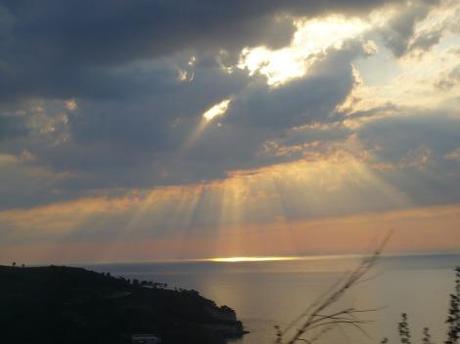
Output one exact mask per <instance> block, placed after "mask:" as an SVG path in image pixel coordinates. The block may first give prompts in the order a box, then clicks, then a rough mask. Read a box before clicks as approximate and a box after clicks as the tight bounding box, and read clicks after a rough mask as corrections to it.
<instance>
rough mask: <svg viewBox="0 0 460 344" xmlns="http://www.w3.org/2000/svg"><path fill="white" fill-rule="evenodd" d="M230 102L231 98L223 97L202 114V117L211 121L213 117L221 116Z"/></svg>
mask: <svg viewBox="0 0 460 344" xmlns="http://www.w3.org/2000/svg"><path fill="white" fill-rule="evenodd" d="M230 102H231V99H225V100H223V101H221V102H220V103H217V104H216V105H214V106H213V107H211V108H210V109H209V110H208V111H206V112H205V113H204V114H203V118H204V119H206V120H207V121H212V120H213V119H214V118H216V117H218V116H222V115H223V114H225V112H227V109H228V106H229V105H230Z"/></svg>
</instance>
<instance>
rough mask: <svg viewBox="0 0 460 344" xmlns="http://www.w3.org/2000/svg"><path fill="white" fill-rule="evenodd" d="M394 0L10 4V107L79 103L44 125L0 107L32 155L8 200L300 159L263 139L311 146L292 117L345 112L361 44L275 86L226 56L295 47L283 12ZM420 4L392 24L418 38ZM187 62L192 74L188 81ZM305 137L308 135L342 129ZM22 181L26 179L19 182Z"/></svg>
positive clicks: (4, 92) (3, 84)
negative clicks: (271, 150) (214, 114)
mask: <svg viewBox="0 0 460 344" xmlns="http://www.w3.org/2000/svg"><path fill="white" fill-rule="evenodd" d="M388 2H395V1H385V0H375V1H368V0H355V1H345V0H333V1H328V2H327V3H324V2H319V1H309V0H285V1H279V0H246V1H215V0H200V1H198V0H183V1H174V0H168V1H165V0H161V1H160V0H152V1H147V0H137V1H122V0H100V1H89V0H69V1H60V0H43V1H40V2H36V1H25V0H23V1H21V0H18V1H2V0H0V105H1V104H6V103H8V104H17V106H18V108H22V107H24V106H26V105H27V102H28V101H30V102H33V101H35V100H37V99H38V100H39V101H41V102H49V101H61V103H62V101H63V100H67V99H69V98H75V99H76V102H77V107H76V108H75V109H72V110H70V109H68V111H67V110H66V109H64V110H62V111H63V112H65V113H66V116H65V117H64V120H62V121H61V122H60V123H58V124H56V123H57V122H56V120H55V119H54V118H53V117H52V115H50V114H48V113H47V110H46V109H45V111H44V113H42V114H40V116H41V117H40V118H41V119H40V121H44V122H46V121H48V122H51V124H50V125H49V128H48V129H47V131H43V130H41V128H40V127H39V126H38V125H36V124H34V121H35V120H36V118H35V117H37V114H34V113H33V112H31V113H29V114H28V115H27V116H26V117H21V118H19V117H11V116H9V115H8V116H7V115H6V112H5V113H3V112H2V111H3V110H0V114H1V116H0V125H1V127H0V139H3V140H4V141H10V142H5V144H4V145H2V152H4V153H6V154H11V155H15V156H17V155H19V154H22V152H28V153H30V154H31V156H33V160H31V161H29V162H28V165H27V166H26V165H24V164H23V162H18V163H17V164H13V165H11V166H9V170H8V171H7V172H6V170H3V171H0V172H3V173H4V175H5V174H6V173H8V178H9V180H11V184H10V185H11V187H10V188H8V190H6V191H5V192H4V193H3V194H8V196H9V197H10V199H9V201H8V205H7V206H8V207H14V206H25V205H27V206H30V205H31V204H32V203H34V202H35V203H37V204H39V203H40V202H47V201H49V200H56V199H69V198H72V197H78V196H79V195H81V194H84V193H85V192H87V191H94V190H99V191H100V190H103V189H110V188H113V189H123V188H131V187H139V188H143V187H153V186H157V185H164V184H179V183H190V182H196V181H201V180H209V179H213V178H223V177H225V175H226V172H228V171H230V170H234V169H244V168H256V167H260V166H265V165H268V164H271V163H276V162H281V161H287V160H289V159H294V157H286V156H283V157H279V156H262V155H261V154H260V151H261V150H262V149H263V146H264V144H265V143H266V142H267V141H273V140H275V141H279V142H284V144H286V145H294V144H302V142H301V141H302V139H301V138H300V137H299V135H296V138H293V137H291V136H290V135H292V133H291V132H290V131H291V129H292V128H293V127H295V126H302V125H305V124H311V123H315V122H323V123H329V122H331V121H334V120H337V118H333V116H334V109H335V107H336V106H337V105H338V104H340V103H341V102H342V101H343V100H344V99H345V98H346V97H347V96H348V95H349V93H350V91H351V90H352V88H353V87H354V82H355V80H354V77H353V73H352V67H351V62H352V61H353V60H354V59H355V58H356V57H357V56H362V55H365V53H364V52H363V51H362V48H361V45H360V44H358V43H355V44H352V43H350V44H348V45H346V46H345V47H344V48H343V49H340V50H335V49H331V50H330V51H328V52H327V53H325V55H324V56H321V58H320V59H319V60H318V62H317V63H316V64H315V65H314V66H313V67H312V68H311V70H310V71H309V73H308V74H307V75H306V76H305V77H302V78H299V79H297V80H293V81H290V82H289V83H287V84H285V85H282V86H280V87H277V88H270V87H268V86H267V85H266V80H264V79H263V78H262V77H259V78H258V77H250V76H248V75H247V71H241V70H238V69H234V71H233V73H231V74H228V73H227V72H226V71H225V70H224V69H223V68H222V65H221V64H220V62H221V61H222V60H225V59H227V60H228V61H232V62H235V57H236V56H237V55H238V53H239V52H240V49H241V48H243V47H245V46H255V45H262V44H265V45H269V46H283V45H286V44H287V43H288V42H289V40H290V39H291V38H292V32H293V27H292V23H291V20H290V19H287V16H310V17H312V16H315V15H322V14H326V13H344V14H360V13H365V14H366V13H369V11H370V10H371V9H373V8H376V7H378V6H381V5H384V4H386V3H388ZM396 2H397V1H396ZM420 6H422V5H420ZM422 7H423V8H424V9H425V10H426V8H428V7H429V5H423V6H422ZM425 10H424V11H425ZM420 11H421V12H420V13H419V14H416V15H415V17H414V18H415V19H411V18H412V17H411V18H409V19H410V20H409V21H410V23H409V24H410V25H409V26H410V27H406V26H404V25H403V24H397V23H395V25H393V27H392V29H391V32H397V31H401V37H402V36H404V37H408V35H410V34H411V33H413V31H411V30H412V27H413V25H414V23H415V22H416V21H417V20H418V18H421V17H422V16H423V15H424V14H425V13H426V11H425V12H424V11H422V10H420ZM403 19H404V18H403ZM401 21H403V20H402V19H401ZM405 39H406V38H405ZM406 40H407V39H406ZM390 41H391V40H390ZM390 41H389V44H390V43H391V44H393V43H392V42H393V41H391V42H390ZM395 44H396V43H395ZM396 45H397V44H396ZM396 45H395V46H396ZM221 49H224V50H226V54H223V53H222V52H221ZM192 55H193V56H195V57H196V61H195V64H194V65H193V66H190V65H189V64H188V61H189V59H190V57H191V56H192ZM179 72H187V78H186V80H185V81H180V80H178V73H179ZM230 97H232V98H233V101H232V103H231V105H230V108H229V111H228V113H227V114H226V115H225V116H223V117H222V118H219V119H216V120H215V121H212V122H211V123H209V124H208V126H207V127H206V130H205V131H204V132H203V133H202V136H200V137H198V138H197V139H196V140H195V141H194V142H193V144H190V145H189V147H186V146H187V142H188V140H189V139H190V137H191V136H192V135H193V132H194V130H195V128H196V127H197V126H198V125H199V122H200V121H201V116H202V114H203V112H204V111H206V110H207V109H209V108H210V107H211V106H212V105H214V104H216V103H218V102H220V101H222V100H223V99H227V98H230ZM60 111H61V110H60ZM331 116H332V117H331ZM306 135H307V138H306V139H305V140H304V142H308V141H312V140H316V139H318V140H319V139H320V136H321V135H326V137H325V139H326V140H327V139H331V137H330V136H331V135H332V136H333V138H332V139H338V138H335V135H336V136H337V137H339V138H343V137H344V136H346V134H345V133H344V132H343V131H341V132H340V133H338V134H332V132H329V133H325V132H323V133H321V134H318V132H312V131H310V132H308V131H307V132H306ZM13 137H14V138H16V139H17V140H16V141H14V142H13V141H12V140H11V139H12V138H13ZM294 141H296V143H294ZM297 142H298V143H297ZM21 164H22V165H21ZM31 166H32V168H39V167H45V168H46V171H47V174H46V178H45V177H43V178H45V179H46V182H45V181H42V180H40V185H38V184H37V183H36V182H34V180H35V181H36V180H38V179H34V178H35V177H34V173H35V174H37V173H36V172H37V171H35V172H34V173H32V172H31V173H29V172H30V171H29V172H25V171H24V170H26V169H27V168H29V167H31ZM15 171H21V173H16V172H15ZM40 171H41V170H40ZM42 172H43V171H42ZM56 175H59V176H60V177H59V178H57V177H56ZM1 176H2V174H1V173H0V177H1ZM41 176H43V173H41ZM35 184H37V185H36V187H32V186H33V185H35ZM21 185H24V186H26V187H27V188H28V189H27V190H25V189H24V190H25V191H24V192H23V193H22V192H20V191H18V190H16V191H15V190H14V188H15V186H18V188H19V189H21ZM21 190H22V189H21ZM26 191H27V192H26Z"/></svg>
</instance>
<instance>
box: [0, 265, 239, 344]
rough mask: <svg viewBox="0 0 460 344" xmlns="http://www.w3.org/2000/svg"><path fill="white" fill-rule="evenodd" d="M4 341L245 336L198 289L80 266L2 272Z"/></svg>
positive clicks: (0, 332)
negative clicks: (144, 335)
mask: <svg viewBox="0 0 460 344" xmlns="http://www.w3.org/2000/svg"><path fill="white" fill-rule="evenodd" d="M0 305H1V312H0V341H1V342H2V343H6V344H8V343H38V344H40V343H46V344H53V343H66V344H74V343H75V344H77V343H78V344H91V343H98V344H105V343H110V344H118V343H120V344H121V343H130V342H131V335H132V334H138V333H154V334H156V335H158V336H159V337H161V338H162V342H163V343H166V344H168V343H171V344H175V343H181V344H183V343H200V344H206V343H209V344H218V343H225V338H228V337H233V336H241V335H243V333H244V331H243V327H242V324H241V322H240V321H238V320H237V319H236V316H235V312H234V311H233V310H232V309H230V308H229V307H227V306H222V307H218V306H217V305H216V304H215V303H214V302H213V301H211V300H208V299H205V298H203V297H202V296H200V295H199V294H198V292H196V291H193V290H180V291H177V290H170V289H165V288H162V287H158V286H157V285H155V284H147V283H144V284H143V283H139V282H138V281H134V283H131V282H130V281H128V280H126V279H122V278H115V277H111V276H109V275H108V274H101V273H96V272H92V271H88V270H85V269H81V268H74V267H58V266H50V267H27V268H25V267H6V266H0Z"/></svg>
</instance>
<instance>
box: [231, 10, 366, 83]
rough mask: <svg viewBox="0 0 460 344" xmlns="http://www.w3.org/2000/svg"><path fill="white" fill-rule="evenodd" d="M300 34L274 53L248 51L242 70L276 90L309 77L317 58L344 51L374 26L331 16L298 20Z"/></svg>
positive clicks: (260, 48) (242, 62) (267, 50)
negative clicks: (349, 42)
mask: <svg viewBox="0 0 460 344" xmlns="http://www.w3.org/2000/svg"><path fill="white" fill-rule="evenodd" d="M295 26H296V27H297V31H296V33H295V35H294V38H293V40H292V42H291V44H290V45H289V46H288V47H285V48H282V49H278V50H270V49H268V48H266V47H264V46H259V47H254V48H245V49H243V51H242V52H241V56H240V61H239V64H238V68H240V69H247V70H248V72H249V74H250V75H254V74H256V73H259V74H261V75H263V76H265V77H266V78H267V83H268V84H269V85H272V86H277V85H280V84H283V83H285V82H287V81H289V80H291V79H294V78H299V77H302V76H303V75H305V74H306V73H307V71H308V69H309V67H310V66H311V65H312V64H313V63H314V62H315V60H316V58H317V55H318V54H321V53H323V52H324V51H326V50H327V49H329V48H336V49H340V48H341V47H342V45H343V43H344V42H345V41H346V40H347V39H351V38H355V37H357V36H359V35H360V34H361V33H363V32H364V31H365V30H366V29H368V28H369V27H370V25H369V24H368V23H366V22H364V21H362V20H360V19H347V18H344V17H338V16H331V17H327V18H323V19H313V20H298V21H296V22H295Z"/></svg>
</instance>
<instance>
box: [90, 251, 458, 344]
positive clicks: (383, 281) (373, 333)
mask: <svg viewBox="0 0 460 344" xmlns="http://www.w3.org/2000/svg"><path fill="white" fill-rule="evenodd" d="M361 260H362V257H358V256H327V257H298V258H295V259H292V260H279V261H277V260H274V261H249V262H248V261H240V262H215V261H184V262H163V263H117V264H112V263H111V264H97V265H90V266H86V267H87V268H89V269H92V270H95V271H100V272H110V273H111V274H112V275H113V276H124V277H126V278H130V279H133V278H137V279H139V280H150V281H154V282H161V283H167V285H168V288H172V289H174V288H178V289H179V288H181V289H194V290H197V291H198V292H199V293H200V294H201V295H203V296H204V297H206V298H209V299H211V300H214V301H215V302H216V303H217V304H218V305H228V306H229V307H231V308H233V309H234V310H235V311H236V314H237V317H238V319H240V320H241V321H242V322H243V324H244V327H245V329H246V330H248V331H249V332H250V333H248V334H247V335H245V336H244V337H243V338H241V339H236V340H232V341H231V343H232V344H268V343H274V341H275V339H276V335H275V326H279V327H280V328H281V329H284V328H286V327H287V326H288V325H291V324H292V322H293V321H294V320H295V319H297V318H299V316H300V315H301V314H302V313H303V312H305V311H306V310H307V309H308V307H309V306H310V305H311V304H312V303H314V302H315V301H316V300H317V299H318V298H320V297H322V295H324V293H325V292H327V291H328V290H329V289H330V288H331V287H332V286H334V285H335V283H337V281H339V280H340V279H341V277H342V276H344V274H346V273H347V272H349V271H351V270H353V269H354V268H355V267H356V266H358V265H359V264H360V262H361ZM457 265H460V255H411V256H385V257H381V258H379V260H378V261H377V263H376V265H375V266H374V267H373V268H372V269H371V270H370V271H369V272H368V273H367V275H366V276H364V277H363V279H362V280H361V281H360V282H359V283H358V284H356V285H354V286H352V287H351V288H350V289H349V290H348V291H347V292H346V293H345V294H344V295H343V297H341V298H340V299H339V300H337V302H335V303H334V304H333V305H332V307H331V309H326V310H324V311H323V313H324V314H323V315H327V314H331V313H334V312H336V311H340V310H342V309H347V308H353V309H356V310H363V311H364V312H359V313H356V314H355V315H356V318H357V319H358V320H359V321H360V324H359V326H354V325H352V324H337V325H336V326H331V327H330V328H329V329H328V331H326V332H325V333H324V334H322V335H321V336H320V337H319V338H315V337H316V335H317V333H318V331H319V330H318V329H316V330H312V332H307V333H306V334H305V337H306V339H315V341H316V342H317V343H341V344H343V343H353V344H361V343H363V344H365V343H381V342H382V340H383V338H387V339H388V343H398V342H399V337H398V323H399V322H400V321H401V314H402V313H406V314H407V316H408V323H409V328H410V334H411V338H412V343H422V339H423V329H424V328H425V327H428V328H429V331H430V335H431V340H432V342H433V343H438V344H441V343H443V342H444V340H445V338H446V333H447V324H446V319H447V314H448V309H449V302H450V294H452V293H454V292H455V271H454V269H455V267H456V266H457ZM300 326H301V323H297V324H295V325H294V326H292V327H291V328H293V329H296V328H299V327H300ZM314 331H316V332H314ZM286 339H287V337H286Z"/></svg>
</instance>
